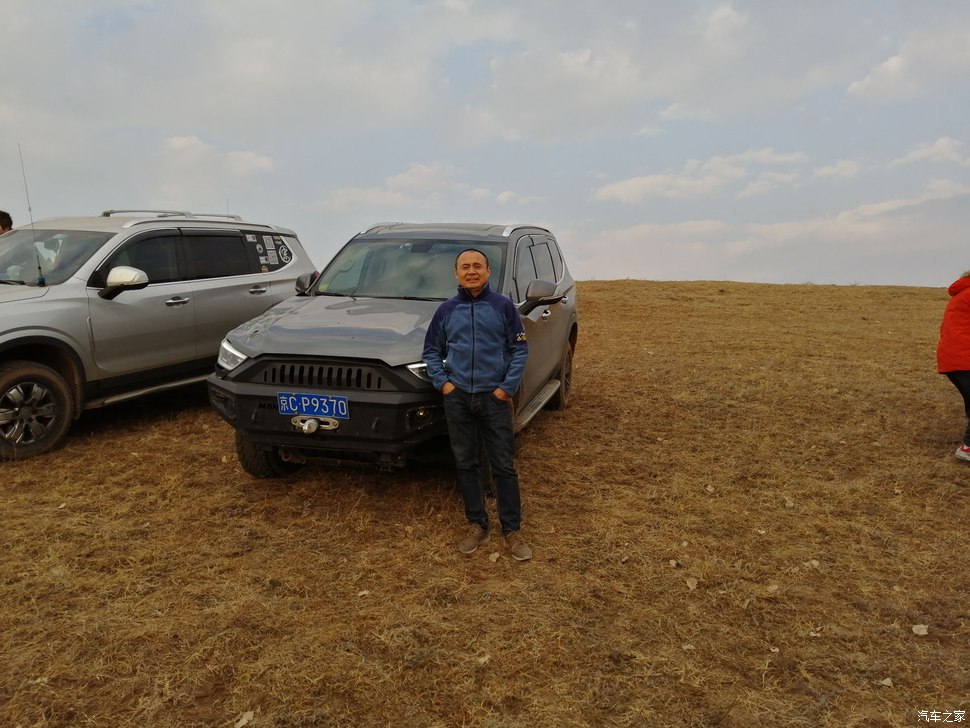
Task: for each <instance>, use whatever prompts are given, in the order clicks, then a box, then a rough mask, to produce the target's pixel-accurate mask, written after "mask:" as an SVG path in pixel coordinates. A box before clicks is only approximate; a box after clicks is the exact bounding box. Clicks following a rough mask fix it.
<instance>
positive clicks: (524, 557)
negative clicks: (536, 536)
mask: <svg viewBox="0 0 970 728" xmlns="http://www.w3.org/2000/svg"><path fill="white" fill-rule="evenodd" d="M505 545H506V546H508V547H509V553H510V554H512V558H513V559H515V560H516V561H528V560H529V559H531V558H532V547H531V546H529V544H527V543H526V542H525V541H524V540H523V539H522V537H521V536H520V535H519V534H518V532H517V531H513V532H512V533H509V534H506V536H505Z"/></svg>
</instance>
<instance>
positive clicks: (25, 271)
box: [0, 210, 314, 460]
mask: <svg viewBox="0 0 970 728" xmlns="http://www.w3.org/2000/svg"><path fill="white" fill-rule="evenodd" d="M313 270H314V269H313V264H312V263H311V261H310V259H309V257H308V256H307V254H306V252H305V251H304V249H303V246H302V245H301V244H300V242H299V240H298V239H297V237H296V234H295V233H293V231H292V230H288V229H286V228H281V227H276V226H273V225H261V224H256V223H249V222H245V221H244V220H242V219H241V218H240V217H238V216H235V215H194V214H192V213H188V212H179V211H170V210H107V211H105V212H103V213H101V215H99V216H92V217H75V218H60V219H51V220H42V221H39V222H36V223H33V224H31V225H26V226H23V227H20V228H15V229H14V230H11V231H9V232H7V233H4V234H3V235H0V315H2V323H0V459H6V460H9V459H15V458H24V457H29V456H32V455H37V454H39V453H42V452H45V451H47V450H50V449H51V448H53V447H55V446H57V445H58V443H60V442H61V441H62V440H63V438H64V436H65V435H66V433H67V431H68V429H69V427H70V424H71V421H72V420H73V419H74V418H75V417H77V416H78V415H79V414H80V412H81V410H83V409H88V408H92V407H100V406H103V405H106V404H111V403H113V402H118V401H121V400H126V399H130V398H133V397H137V396H139V395H143V394H149V393H151V392H156V391H159V390H161V389H167V388H170V387H175V386H180V385H185V384H190V383H193V382H200V381H202V380H204V379H205V377H206V375H207V374H209V373H211V371H212V367H213V363H214V362H215V359H216V355H217V353H218V350H219V342H220V341H221V340H222V338H223V336H225V334H226V332H227V331H229V329H231V328H233V327H235V326H237V325H238V324H240V323H241V322H243V321H246V320H248V319H251V318H253V317H254V316H257V315H259V314H261V313H262V312H263V311H265V310H266V309H267V308H270V307H271V306H273V305H274V304H277V303H279V302H280V301H282V300H284V299H286V298H289V297H290V296H292V295H293V292H294V290H295V281H296V279H297V277H298V276H299V275H300V274H304V273H312V272H313Z"/></svg>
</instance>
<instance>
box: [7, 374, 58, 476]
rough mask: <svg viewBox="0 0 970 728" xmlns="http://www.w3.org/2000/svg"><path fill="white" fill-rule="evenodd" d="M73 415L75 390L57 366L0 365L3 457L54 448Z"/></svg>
mask: <svg viewBox="0 0 970 728" xmlns="http://www.w3.org/2000/svg"><path fill="white" fill-rule="evenodd" d="M73 417H74V401H73V399H72V398H71V390H70V389H68V386H67V382H65V381H64V378H63V377H62V376H61V375H60V374H58V373H57V372H55V371H54V370H53V369H51V368H50V367H47V366H44V365H43V364H35V363H34V362H29V361H14V362H10V363H9V364H4V365H3V366H2V367H0V459H2V460H17V459H19V458H29V457H33V456H34V455H40V454H41V453H44V452H47V451H48V450H53V449H54V448H55V447H57V446H58V445H60V443H61V441H63V439H64V436H65V435H67V431H68V428H70V426H71V419H72V418H73Z"/></svg>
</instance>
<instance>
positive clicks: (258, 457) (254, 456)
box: [236, 432, 302, 478]
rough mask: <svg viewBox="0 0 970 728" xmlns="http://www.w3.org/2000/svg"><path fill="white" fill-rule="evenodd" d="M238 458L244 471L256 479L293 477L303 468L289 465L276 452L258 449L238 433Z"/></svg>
mask: <svg viewBox="0 0 970 728" xmlns="http://www.w3.org/2000/svg"><path fill="white" fill-rule="evenodd" d="M236 456H237V457H238V458H239V464H240V465H242V467H243V470H245V471H246V472H247V473H249V474H250V475H252V476H253V477H254V478H282V477H284V476H286V475H292V474H293V473H295V472H296V471H297V470H299V469H300V468H301V467H302V466H301V465H300V464H299V463H288V462H286V461H285V460H283V459H281V458H280V456H279V455H277V454H276V451H275V450H267V449H265V448H261V447H258V446H257V445H256V444H255V443H252V442H250V441H249V440H246V439H244V438H243V436H242V435H240V434H239V433H238V432H237V433H236Z"/></svg>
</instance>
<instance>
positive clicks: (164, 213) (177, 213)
mask: <svg viewBox="0 0 970 728" xmlns="http://www.w3.org/2000/svg"><path fill="white" fill-rule="evenodd" d="M132 212H149V213H152V214H153V215H155V216H157V217H192V218H197V217H217V218H221V219H225V220H236V221H240V222H241V221H242V217H241V216H239V215H230V214H229V213H228V212H201V213H193V212H188V211H186V210H150V209H145V210H141V209H132V210H105V211H104V212H102V213H101V217H111V216H112V215H122V214H129V213H132Z"/></svg>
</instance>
